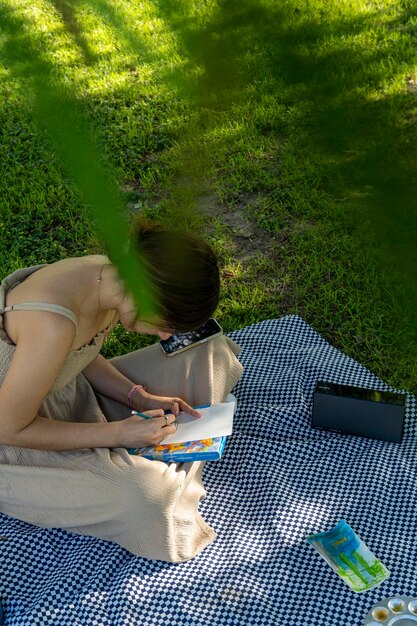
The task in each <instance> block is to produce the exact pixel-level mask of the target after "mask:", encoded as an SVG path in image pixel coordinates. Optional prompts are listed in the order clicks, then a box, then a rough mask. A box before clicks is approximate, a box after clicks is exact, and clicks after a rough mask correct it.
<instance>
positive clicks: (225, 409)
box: [129, 394, 236, 463]
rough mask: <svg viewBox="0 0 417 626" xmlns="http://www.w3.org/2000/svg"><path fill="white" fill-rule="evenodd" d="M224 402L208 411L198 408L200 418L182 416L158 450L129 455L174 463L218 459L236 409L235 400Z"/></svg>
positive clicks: (156, 447) (131, 452)
mask: <svg viewBox="0 0 417 626" xmlns="http://www.w3.org/2000/svg"><path fill="white" fill-rule="evenodd" d="M226 400H227V402H223V403H220V404H213V405H211V406H209V407H203V408H200V407H199V411H200V412H201V414H202V417H200V418H194V417H192V416H191V415H188V414H187V413H184V412H181V413H180V414H179V415H178V418H177V421H178V428H177V431H176V432H175V433H174V434H172V435H169V436H168V437H166V438H165V439H164V440H163V441H162V442H161V444H160V445H158V446H147V447H146V448H133V449H132V448H131V449H129V453H130V454H137V455H140V456H143V457H145V458H147V459H153V460H158V461H165V462H176V463H182V462H186V461H215V460H217V459H219V458H220V457H221V456H222V454H223V452H224V449H225V446H226V439H227V436H228V435H231V434H232V430H233V416H234V412H235V409H236V400H235V398H234V396H232V394H229V396H228V397H227V399H226Z"/></svg>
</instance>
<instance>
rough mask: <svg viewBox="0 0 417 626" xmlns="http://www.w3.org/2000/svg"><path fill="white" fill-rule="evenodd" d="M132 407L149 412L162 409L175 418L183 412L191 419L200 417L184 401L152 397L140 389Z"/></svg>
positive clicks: (199, 414) (198, 413)
mask: <svg viewBox="0 0 417 626" xmlns="http://www.w3.org/2000/svg"><path fill="white" fill-rule="evenodd" d="M133 406H134V408H135V409H136V410H138V411H145V412H146V411H149V410H151V409H163V410H164V411H171V413H172V414H173V415H175V416H177V415H178V413H179V412H180V411H184V412H185V413H188V414H189V415H192V416H193V417H201V413H200V412H199V411H196V410H195V409H193V408H192V407H191V406H190V405H189V404H187V402H185V400H182V399H181V398H170V397H167V396H154V395H152V394H151V393H148V392H147V391H145V390H144V389H140V390H139V392H138V393H136V394H135V396H134V398H133Z"/></svg>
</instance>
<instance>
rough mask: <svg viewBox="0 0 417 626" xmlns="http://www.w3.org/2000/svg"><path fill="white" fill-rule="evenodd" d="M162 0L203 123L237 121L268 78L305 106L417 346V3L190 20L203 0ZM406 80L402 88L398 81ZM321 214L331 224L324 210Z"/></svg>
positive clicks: (317, 147)
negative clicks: (414, 72)
mask: <svg viewBox="0 0 417 626" xmlns="http://www.w3.org/2000/svg"><path fill="white" fill-rule="evenodd" d="M159 6H160V7H161V11H162V13H163V14H164V15H165V16H166V19H167V20H168V22H169V23H170V24H171V25H172V26H173V27H175V29H176V32H177V34H178V35H179V36H180V38H181V40H182V42H183V46H184V48H185V49H186V50H187V53H188V55H189V56H190V58H192V59H193V60H194V61H195V62H196V63H197V64H198V65H199V66H200V68H201V69H202V71H201V73H200V76H199V77H198V78H197V79H196V78H195V77H192V78H190V84H189V85H188V87H187V84H186V82H185V81H184V76H182V84H183V85H185V87H184V88H185V90H186V91H187V93H189V94H191V95H194V101H195V103H196V105H197V106H199V107H201V110H202V117H203V118H204V120H205V121H204V122H202V124H203V125H205V126H207V124H208V122H207V120H208V119H210V123H212V124H215V123H216V121H215V119H216V113H217V112H221V111H224V110H229V111H230V112H231V117H233V113H232V111H233V108H234V107H235V106H236V105H237V104H241V103H242V100H243V99H244V98H245V97H246V91H245V90H246V88H247V87H249V86H250V85H251V84H255V83H256V81H262V80H263V79H265V77H268V81H269V85H270V87H269V88H270V89H271V91H275V94H280V93H282V102H283V103H284V104H287V105H288V106H296V107H297V109H298V118H297V119H298V124H299V125H300V127H301V128H302V129H303V130H304V131H306V133H307V134H308V137H309V142H310V146H311V148H312V150H313V151H315V152H316V154H317V157H318V159H320V160H322V161H325V162H326V163H327V165H326V171H327V179H325V180H323V179H322V180H321V181H320V185H321V186H322V187H323V189H324V190H328V191H329V193H330V194H331V195H332V196H333V197H334V198H337V197H338V196H340V195H346V194H348V197H349V198H350V200H349V202H348V203H347V206H348V210H349V212H350V219H351V221H352V222H353V223H355V224H356V225H357V228H358V231H357V232H358V236H359V237H361V238H362V240H363V246H364V247H367V246H368V245H369V244H368V239H372V240H374V241H376V242H377V243H376V248H377V250H378V258H379V260H378V262H379V264H380V271H381V273H384V274H385V275H386V276H388V280H389V283H390V287H391V291H392V293H391V296H392V301H391V303H390V305H391V306H395V305H396V306H398V309H399V310H400V314H401V318H402V319H400V320H398V322H399V324H401V325H402V327H403V328H404V331H405V332H406V334H407V341H411V342H412V343H413V344H414V348H413V349H414V350H415V351H416V353H417V334H416V331H417V324H416V323H415V317H416V316H415V311H416V310H417V281H416V273H417V271H416V270H417V245H416V242H415V237H416V233H417V207H416V198H417V177H416V156H417V154H416V153H417V148H416V146H417V141H416V140H417V133H416V127H417V115H416V112H417V100H416V98H417V92H416V91H415V90H411V89H408V88H407V82H406V76H405V75H406V72H407V68H412V67H413V65H415V60H416V54H415V48H414V46H413V45H412V37H415V36H416V35H417V26H416V18H417V6H416V5H412V4H411V3H410V2H407V1H403V2H399V3H398V4H397V8H396V10H395V11H392V12H391V14H387V12H386V11H385V12H384V10H383V9H379V10H377V9H375V10H373V11H372V12H371V11H368V12H367V13H359V14H356V15H355V14H350V15H349V14H343V13H342V11H341V12H340V13H339V15H338V16H335V15H332V14H331V13H330V11H327V10H326V5H325V4H321V5H319V3H317V4H316V10H315V15H313V16H312V17H310V16H309V15H308V13H307V8H306V9H305V10H303V8H300V6H299V3H291V2H287V3H286V6H285V10H284V9H283V8H279V7H278V8H277V7H276V6H275V5H273V4H272V3H270V4H269V5H268V3H266V2H261V1H259V2H258V1H255V0H252V1H248V2H245V3H241V2H238V1H237V0H232V1H230V0H220V1H219V2H218V3H217V8H216V9H215V10H213V11H212V13H211V14H209V15H208V16H207V17H206V18H205V19H203V20H201V21H199V20H192V19H191V15H192V7H193V4H192V3H184V2H183V3H182V4H181V5H180V7H181V11H180V10H179V9H178V3H176V2H173V1H172V0H165V1H164V0H160V2H159ZM309 6H310V7H311V3H310V5H309ZM320 6H321V8H320ZM313 10H314V6H313ZM187 11H188V12H187ZM408 71H410V69H408ZM399 77H401V80H402V87H398V86H397V88H396V89H391V85H392V84H393V83H394V82H395V81H397V85H398V82H399V81H400V78H399ZM174 80H177V78H176V77H175V76H174ZM191 82H192V84H191ZM279 99H280V98H279V95H278V100H279ZM207 109H210V110H211V113H212V116H211V118H210V117H209V112H207ZM260 130H261V132H262V128H260ZM284 132H285V131H284ZM265 133H269V134H276V135H277V137H278V138H279V137H280V136H281V137H282V135H283V129H282V127H281V126H280V122H278V124H277V126H276V127H274V125H273V124H272V125H268V124H267V125H266V128H265ZM289 139H290V140H291V135H290V136H289ZM194 158H195V155H194ZM311 213H312V214H311V216H312V217H313V214H314V218H315V219H319V220H320V207H319V208H318V209H317V208H313V207H312V208H311ZM307 217H308V216H307Z"/></svg>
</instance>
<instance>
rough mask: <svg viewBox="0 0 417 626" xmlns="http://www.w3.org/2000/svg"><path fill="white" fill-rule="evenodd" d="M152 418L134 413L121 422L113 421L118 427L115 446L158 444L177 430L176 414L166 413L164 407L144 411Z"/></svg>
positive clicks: (139, 446) (140, 446)
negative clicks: (145, 417)
mask: <svg viewBox="0 0 417 626" xmlns="http://www.w3.org/2000/svg"><path fill="white" fill-rule="evenodd" d="M144 414H145V415H149V416H150V417H152V419H144V418H143V417H140V415H132V416H131V417H128V418H126V419H124V420H121V421H120V422H113V423H112V425H114V427H115V429H116V440H117V443H116V444H115V447H120V448H143V447H145V446H157V445H158V444H159V443H161V441H162V440H163V439H165V437H168V435H172V434H173V433H175V431H176V430H177V423H176V420H175V416H174V415H172V413H168V414H167V415H165V414H164V411H163V409H154V410H152V411H144Z"/></svg>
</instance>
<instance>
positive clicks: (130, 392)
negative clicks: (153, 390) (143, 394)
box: [127, 385, 146, 409]
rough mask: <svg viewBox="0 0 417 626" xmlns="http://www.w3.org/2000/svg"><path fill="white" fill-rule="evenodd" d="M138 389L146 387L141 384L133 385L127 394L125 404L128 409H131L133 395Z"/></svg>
mask: <svg viewBox="0 0 417 626" xmlns="http://www.w3.org/2000/svg"><path fill="white" fill-rule="evenodd" d="M139 389H146V387H144V386H143V385H133V387H132V389H131V390H130V391H129V393H128V394H127V406H128V407H129V409H133V404H132V401H133V396H134V395H135V393H136V392H137V391H138V390H139Z"/></svg>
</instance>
